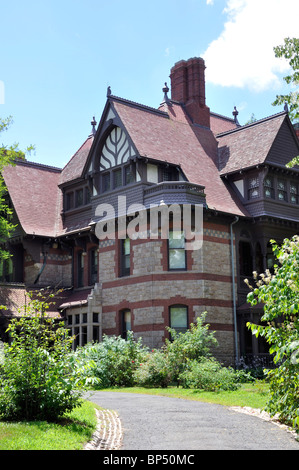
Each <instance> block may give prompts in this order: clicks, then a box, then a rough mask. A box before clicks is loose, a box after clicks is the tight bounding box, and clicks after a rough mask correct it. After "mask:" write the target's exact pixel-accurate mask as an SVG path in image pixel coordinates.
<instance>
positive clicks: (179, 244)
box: [169, 231, 185, 248]
mask: <svg viewBox="0 0 299 470" xmlns="http://www.w3.org/2000/svg"><path fill="white" fill-rule="evenodd" d="M184 247H185V235H184V232H181V231H173V232H169V248H184Z"/></svg>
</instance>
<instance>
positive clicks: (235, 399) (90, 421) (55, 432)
mask: <svg viewBox="0 0 299 470" xmlns="http://www.w3.org/2000/svg"><path fill="white" fill-rule="evenodd" d="M106 390H109V391H118V392H119V391H121V392H124V393H130V392H131V393H146V394H150V395H164V396H170V397H176V398H183V399H188V400H198V401H205V402H209V403H218V404H221V405H226V406H249V407H252V408H260V409H263V408H264V407H265V405H266V402H267V400H268V386H267V385H266V384H264V383H262V382H257V383H255V384H252V383H251V384H243V385H242V387H241V388H240V389H239V390H236V391H232V392H217V393H216V392H203V391H199V390H191V389H182V388H179V387H168V388H166V389H162V388H155V389H146V388H137V387H132V388H113V389H106ZM95 408H98V407H97V405H95V404H94V403H92V402H88V401H83V405H82V407H80V408H76V409H75V410H73V412H71V413H69V414H68V415H66V417H65V418H64V419H63V420H62V421H60V422H58V423H48V422H46V421H36V422H35V421H33V422H24V423H21V422H16V423H14V422H4V421H0V450H80V449H82V448H83V446H84V444H85V443H86V442H88V441H89V440H91V436H92V434H93V433H94V431H95V428H96V415H95Z"/></svg>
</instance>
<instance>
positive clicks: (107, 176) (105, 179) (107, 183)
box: [102, 173, 110, 192]
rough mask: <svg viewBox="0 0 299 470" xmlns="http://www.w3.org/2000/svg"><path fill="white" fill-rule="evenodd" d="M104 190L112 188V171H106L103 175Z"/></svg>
mask: <svg viewBox="0 0 299 470" xmlns="http://www.w3.org/2000/svg"><path fill="white" fill-rule="evenodd" d="M102 186H103V192H105V191H109V190H110V173H106V174H105V175H103V176H102Z"/></svg>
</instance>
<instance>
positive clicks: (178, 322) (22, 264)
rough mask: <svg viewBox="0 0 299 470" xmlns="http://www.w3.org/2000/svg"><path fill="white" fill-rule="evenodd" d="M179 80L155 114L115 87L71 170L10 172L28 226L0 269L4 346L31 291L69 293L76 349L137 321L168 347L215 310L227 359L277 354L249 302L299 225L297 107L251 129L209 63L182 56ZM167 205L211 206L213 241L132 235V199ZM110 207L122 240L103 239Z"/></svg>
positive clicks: (152, 341) (208, 235)
mask: <svg viewBox="0 0 299 470" xmlns="http://www.w3.org/2000/svg"><path fill="white" fill-rule="evenodd" d="M170 79H171V98H170V97H169V96H168V93H169V89H168V87H167V85H166V84H165V87H164V88H163V93H164V96H163V101H162V103H161V104H160V106H159V107H158V108H157V109H154V108H151V107H148V106H145V105H141V104H138V103H135V102H132V101H129V100H127V99H123V98H120V97H117V96H114V95H112V94H111V91H110V88H108V92H107V101H106V105H105V108H104V110H103V112H102V116H101V119H100V122H99V124H98V126H97V123H96V122H95V120H93V121H92V123H91V124H92V131H91V134H90V135H89V136H88V137H87V139H86V141H85V142H84V143H83V144H82V146H81V147H80V148H79V150H78V151H77V152H76V153H75V155H74V156H73V157H72V158H71V159H70V161H69V162H68V164H67V165H66V166H65V167H64V168H63V169H59V168H53V167H49V166H45V165H41V164H37V163H32V162H28V161H24V162H18V163H17V164H16V166H14V167H9V168H6V169H5V171H4V179H5V183H6V186H7V188H8V197H9V203H10V204H11V206H12V207H13V209H14V218H15V222H16V224H17V228H16V230H15V232H14V234H13V236H12V238H11V239H10V240H9V243H8V247H9V249H10V251H11V253H12V254H13V257H12V259H11V260H10V261H8V262H6V263H2V266H1V268H0V277H1V278H0V280H1V293H0V304H1V303H2V304H5V305H6V306H7V307H8V308H7V310H3V311H2V312H0V336H1V337H2V339H3V340H5V339H7V338H6V337H5V325H6V324H7V321H9V318H11V317H12V316H14V315H17V314H18V313H17V307H18V306H19V305H21V304H23V303H24V299H26V292H27V291H28V290H31V289H37V288H40V287H51V288H54V287H63V288H65V291H64V293H63V295H62V297H60V298H59V299H57V304H56V306H55V308H53V309H52V310H53V311H52V312H51V314H52V315H56V316H58V317H62V318H64V319H65V321H66V324H67V326H68V327H69V328H71V330H72V333H73V334H75V335H76V340H75V345H74V346H76V345H83V344H85V343H86V342H89V341H98V340H101V338H102V335H103V334H107V335H112V334H116V335H122V336H123V337H126V332H127V331H128V330H129V329H132V330H133V331H134V334H135V336H136V337H139V336H141V337H142V338H143V342H144V344H146V345H148V346H149V347H150V348H156V347H159V346H161V345H162V344H163V341H164V339H165V337H166V336H167V335H168V332H167V331H166V329H165V327H166V326H171V327H174V328H176V329H177V330H178V331H183V330H184V329H186V328H187V327H188V325H189V324H190V323H191V322H194V321H195V320H196V317H197V316H199V315H201V313H202V312H204V311H205V312H207V316H206V321H207V322H208V323H209V324H210V325H211V329H212V330H214V331H215V332H216V338H217V339H218V342H219V347H218V348H217V351H215V355H216V356H217V357H219V358H220V359H222V360H223V361H226V362H232V361H233V358H234V357H236V356H237V357H239V356H244V355H246V356H251V355H254V356H257V355H263V354H265V353H267V349H266V347H265V345H264V344H263V342H262V341H260V340H259V341H258V340H257V339H256V338H255V337H252V335H251V333H249V332H248V330H247V328H246V322H247V321H249V320H250V321H255V322H258V321H259V319H260V316H261V314H262V309H261V307H260V306H257V307H256V308H251V307H250V306H249V304H247V303H246V295H247V286H246V284H245V283H244V279H245V278H249V279H250V277H251V276H252V272H253V271H257V272H264V271H265V269H266V268H269V269H271V268H272V266H273V257H272V251H271V248H270V244H269V241H270V239H272V238H274V239H275V240H277V241H278V242H279V241H282V240H283V239H284V238H285V237H291V236H292V235H294V234H296V233H299V170H298V169H297V168H294V169H287V168H286V166H285V165H286V163H287V162H288V161H290V160H291V159H292V158H293V157H294V156H296V155H298V154H299V141H298V138H297V135H296V129H294V127H293V126H292V124H291V122H290V119H289V117H288V113H287V112H286V111H283V112H281V113H278V114H275V115H273V116H270V117H267V118H265V119H262V120H259V121H256V122H253V123H251V124H248V125H245V126H241V125H240V124H239V123H238V119H237V114H238V113H237V111H236V109H235V110H234V111H233V117H232V118H228V117H225V116H221V115H219V114H216V113H214V112H212V111H210V109H209V107H208V106H207V105H206V97H205V64H204V61H203V60H202V59H201V58H192V59H189V60H187V61H184V60H182V61H180V62H178V63H176V64H175V65H174V67H173V68H172V69H171V74H170ZM96 126H97V127H96ZM120 199H121V200H122V201H125V206H124V207H122V208H120V206H119V200H120ZM161 201H163V203H164V204H166V206H167V207H169V206H170V205H171V204H176V205H179V207H183V205H185V206H186V205H187V206H190V207H191V208H192V210H194V207H196V206H197V205H200V206H201V207H203V226H202V238H203V242H202V247H201V249H198V250H187V249H186V245H185V243H186V240H185V239H184V237H182V238H180V239H176V240H175V239H174V238H173V237H172V231H173V229H174V227H172V225H171V223H172V222H171V220H170V225H169V227H170V236H169V239H162V238H161V237H157V238H152V237H148V236H147V237H144V238H142V237H139V238H135V239H132V238H130V237H128V236H127V235H126V234H125V235H124V234H123V233H122V231H121V230H123V229H124V228H125V231H126V227H127V224H129V223H130V221H132V214H130V213H129V212H128V208H129V207H132V204H141V205H142V206H143V207H145V209H146V211H147V213H148V212H149V208H150V207H151V205H152V204H154V205H159V204H160V203H161ZM103 204H106V205H109V206H110V207H113V208H114V209H115V212H114V217H115V219H113V218H112V219H111V221H112V222H113V224H114V227H116V228H118V230H116V234H115V238H111V237H110V236H108V237H107V238H106V239H99V237H98V236H97V224H98V222H99V221H101V216H99V212H98V208H99V206H101V207H104V206H102V205H103ZM124 214H125V215H124ZM102 215H103V214H102ZM121 215H122V216H123V217H122V218H120V216H121ZM121 221H122V222H121ZM123 221H125V222H123ZM120 226H121V227H120ZM120 228H121V229H120ZM147 229H148V225H147V226H146V231H147Z"/></svg>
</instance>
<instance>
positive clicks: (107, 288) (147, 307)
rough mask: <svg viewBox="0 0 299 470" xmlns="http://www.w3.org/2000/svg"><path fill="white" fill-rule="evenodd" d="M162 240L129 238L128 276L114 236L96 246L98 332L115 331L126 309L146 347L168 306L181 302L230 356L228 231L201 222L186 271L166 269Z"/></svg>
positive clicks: (158, 338)
mask: <svg viewBox="0 0 299 470" xmlns="http://www.w3.org/2000/svg"><path fill="white" fill-rule="evenodd" d="M167 257H168V251H167V240H136V241H131V275H130V276H126V277H120V276H119V270H118V264H119V249H118V241H117V240H116V241H115V242H113V243H111V241H110V244H106V246H102V247H101V246H100V254H99V271H100V281H102V305H103V333H106V334H120V331H121V322H120V316H121V311H122V310H123V309H130V310H131V314H132V329H133V331H134V333H135V336H136V337H139V336H142V338H143V341H144V343H145V344H146V345H147V346H149V347H150V348H155V347H159V346H161V345H162V343H163V340H164V338H165V337H166V336H167V335H168V332H167V331H166V330H165V327H166V326H169V307H170V306H171V305H177V304H181V305H186V306H187V307H188V320H189V323H191V322H194V321H195V320H196V318H197V317H198V316H199V315H201V314H202V313H203V312H207V313H206V322H207V323H209V324H210V328H211V330H213V331H215V332H216V333H215V337H216V338H217V340H218V342H219V348H217V355H220V356H221V355H222V356H230V355H231V356H233V355H234V325H233V309H232V277H231V253H230V234H229V227H228V226H223V225H222V226H217V225H212V224H209V225H206V226H205V227H204V241H203V246H202V249H201V250H197V251H193V252H191V251H189V252H187V270H186V271H168V267H167V266H168V260H167Z"/></svg>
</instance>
